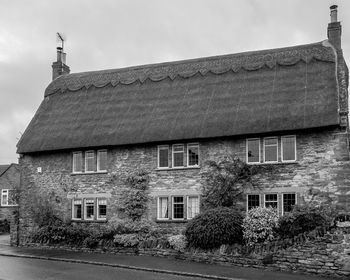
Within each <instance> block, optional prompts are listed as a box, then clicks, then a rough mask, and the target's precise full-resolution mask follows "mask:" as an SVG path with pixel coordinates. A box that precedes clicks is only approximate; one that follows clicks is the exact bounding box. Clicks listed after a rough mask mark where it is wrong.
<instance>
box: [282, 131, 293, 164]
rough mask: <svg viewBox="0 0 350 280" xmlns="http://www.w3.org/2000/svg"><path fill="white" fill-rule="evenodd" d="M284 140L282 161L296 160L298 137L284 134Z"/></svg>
mask: <svg viewBox="0 0 350 280" xmlns="http://www.w3.org/2000/svg"><path fill="white" fill-rule="evenodd" d="M281 142H282V161H283V162H288V161H295V160H296V139H295V136H283V137H281Z"/></svg>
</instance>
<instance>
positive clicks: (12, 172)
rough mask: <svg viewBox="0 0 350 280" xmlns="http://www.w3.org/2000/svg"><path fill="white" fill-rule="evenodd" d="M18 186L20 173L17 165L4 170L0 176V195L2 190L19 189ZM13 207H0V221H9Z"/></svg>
mask: <svg viewBox="0 0 350 280" xmlns="http://www.w3.org/2000/svg"><path fill="white" fill-rule="evenodd" d="M19 184H20V172H19V167H18V165H15V164H12V165H11V166H10V167H9V169H7V170H6V172H5V173H4V174H2V176H0V195H1V190H3V189H14V188H16V187H19ZM13 210H14V207H13V206H1V205H0V220H4V219H7V220H8V221H10V220H11V217H12V213H13Z"/></svg>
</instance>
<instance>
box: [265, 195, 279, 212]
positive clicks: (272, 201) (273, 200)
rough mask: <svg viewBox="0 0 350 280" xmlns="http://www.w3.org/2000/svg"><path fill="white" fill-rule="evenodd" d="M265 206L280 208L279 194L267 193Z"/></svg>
mask: <svg viewBox="0 0 350 280" xmlns="http://www.w3.org/2000/svg"><path fill="white" fill-rule="evenodd" d="M265 207H272V208H276V209H278V198H277V194H265Z"/></svg>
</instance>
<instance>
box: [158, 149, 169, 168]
mask: <svg viewBox="0 0 350 280" xmlns="http://www.w3.org/2000/svg"><path fill="white" fill-rule="evenodd" d="M168 167H169V146H168V145H163V146H158V168H168Z"/></svg>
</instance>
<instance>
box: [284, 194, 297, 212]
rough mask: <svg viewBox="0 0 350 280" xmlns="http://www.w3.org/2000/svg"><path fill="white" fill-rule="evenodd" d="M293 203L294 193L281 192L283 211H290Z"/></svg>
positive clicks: (294, 201)
mask: <svg viewBox="0 0 350 280" xmlns="http://www.w3.org/2000/svg"><path fill="white" fill-rule="evenodd" d="M295 204H296V196H295V193H284V194H283V213H288V212H291V211H292V210H293V207H294V205H295Z"/></svg>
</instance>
